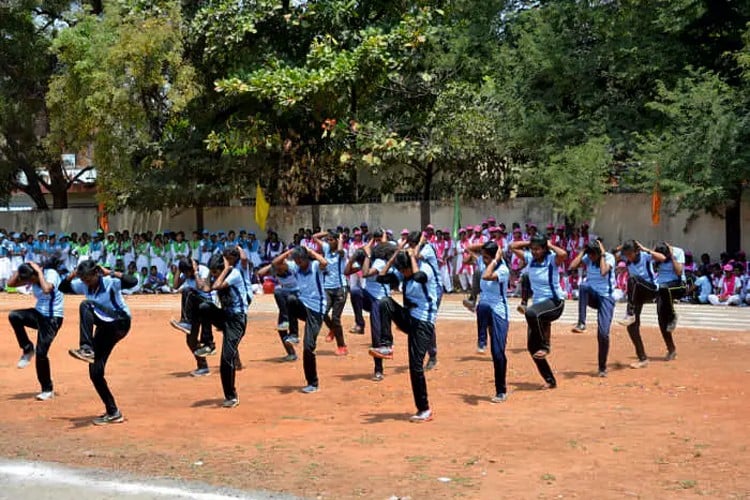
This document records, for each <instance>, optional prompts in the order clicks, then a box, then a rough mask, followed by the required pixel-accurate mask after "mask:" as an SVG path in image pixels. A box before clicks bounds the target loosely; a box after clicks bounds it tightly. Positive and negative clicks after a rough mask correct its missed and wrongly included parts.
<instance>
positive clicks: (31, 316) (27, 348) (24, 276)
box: [8, 257, 63, 401]
mask: <svg viewBox="0 0 750 500" xmlns="http://www.w3.org/2000/svg"><path fill="white" fill-rule="evenodd" d="M59 264H60V263H59V262H58V260H57V259H56V258H54V257H53V258H50V259H49V260H48V262H47V264H46V265H45V268H44V269H42V268H41V267H39V265H38V264H36V263H35V262H29V263H27V264H21V265H20V266H19V267H18V270H17V271H16V272H15V273H14V274H13V275H12V276H11V277H10V280H8V286H11V287H18V286H23V285H31V291H32V293H33V294H34V296H35V297H36V306H35V307H34V308H33V309H16V310H14V311H11V312H10V314H9V315H8V320H9V321H10V325H11V327H13V332H14V333H15V334H16V340H17V341H18V346H19V347H20V348H21V350H22V351H23V353H22V355H21V359H19V360H18V364H17V366H18V368H26V367H27V366H28V365H29V364H30V363H31V359H32V358H33V357H34V354H36V375H37V379H38V380H39V384H40V385H41V387H42V391H41V392H40V393H39V394H37V395H36V399H37V400H39V401H46V400H48V399H52V398H53V397H54V394H55V393H54V388H53V386H52V377H51V374H50V363H49V358H48V356H47V355H48V353H49V349H50V346H51V345H52V341H53V340H55V336H56V335H57V332H58V331H60V327H61V326H62V324H63V295H62V293H60V291H58V287H59V286H60V275H59V274H58V273H57V269H56V268H57V266H58V265H59ZM26 328H34V329H36V331H37V343H36V350H35V349H34V344H33V343H32V342H31V340H30V339H29V336H28V334H27V333H26Z"/></svg>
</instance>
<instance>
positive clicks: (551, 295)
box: [524, 250, 565, 303]
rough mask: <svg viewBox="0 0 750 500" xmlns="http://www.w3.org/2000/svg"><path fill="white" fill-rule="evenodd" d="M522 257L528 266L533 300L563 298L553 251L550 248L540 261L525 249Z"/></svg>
mask: <svg viewBox="0 0 750 500" xmlns="http://www.w3.org/2000/svg"><path fill="white" fill-rule="evenodd" d="M524 257H525V259H526V267H527V268H528V276H529V282H530V283H531V291H532V292H533V294H534V297H533V300H534V302H535V303H536V302H541V301H542V300H547V299H552V300H563V299H564V298H565V295H564V294H563V291H562V288H561V287H560V275H559V271H558V268H557V260H556V259H557V256H556V255H555V252H553V251H551V250H550V251H549V253H548V254H547V255H546V256H545V257H544V260H542V262H537V261H536V260H534V257H533V255H532V254H531V252H530V251H526V252H525V255H524Z"/></svg>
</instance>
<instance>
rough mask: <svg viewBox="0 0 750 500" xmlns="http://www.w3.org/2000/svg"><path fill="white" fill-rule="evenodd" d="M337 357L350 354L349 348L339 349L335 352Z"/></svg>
mask: <svg viewBox="0 0 750 500" xmlns="http://www.w3.org/2000/svg"><path fill="white" fill-rule="evenodd" d="M334 354H335V355H336V356H346V355H347V354H349V348H348V347H346V346H343V347H337V348H336V351H335V352H334Z"/></svg>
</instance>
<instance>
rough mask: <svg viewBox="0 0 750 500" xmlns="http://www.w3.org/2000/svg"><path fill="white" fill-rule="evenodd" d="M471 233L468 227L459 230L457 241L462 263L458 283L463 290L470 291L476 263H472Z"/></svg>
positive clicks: (459, 266) (459, 268)
mask: <svg viewBox="0 0 750 500" xmlns="http://www.w3.org/2000/svg"><path fill="white" fill-rule="evenodd" d="M469 246H470V243H469V235H468V233H467V230H466V228H463V227H462V228H461V229H459V230H458V242H457V243H456V251H457V253H458V256H459V259H460V265H458V266H457V268H458V283H459V285H460V286H461V291H463V292H468V291H469V288H470V287H471V276H472V275H473V274H474V265H473V264H472V256H471V252H470V251H469Z"/></svg>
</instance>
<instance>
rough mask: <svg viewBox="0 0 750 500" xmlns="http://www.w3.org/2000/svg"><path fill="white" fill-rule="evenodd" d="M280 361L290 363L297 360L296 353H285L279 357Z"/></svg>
mask: <svg viewBox="0 0 750 500" xmlns="http://www.w3.org/2000/svg"><path fill="white" fill-rule="evenodd" d="M281 361H282V362H284V363H291V362H293V361H297V355H296V354H287V355H286V356H284V357H283V358H281Z"/></svg>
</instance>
